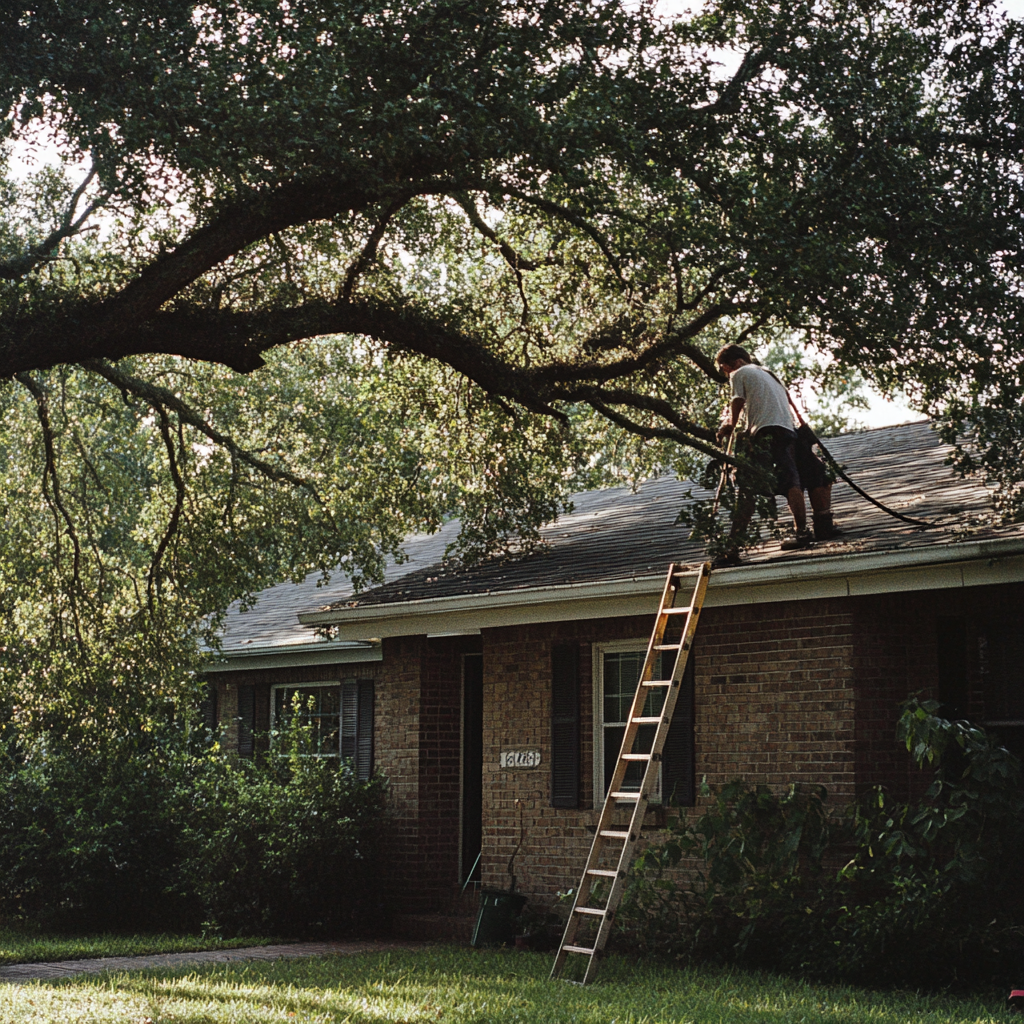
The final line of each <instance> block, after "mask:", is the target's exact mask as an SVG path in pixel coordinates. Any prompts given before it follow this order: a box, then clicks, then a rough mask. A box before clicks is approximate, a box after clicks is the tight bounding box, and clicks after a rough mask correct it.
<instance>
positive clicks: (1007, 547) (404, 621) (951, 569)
mask: <svg viewBox="0 0 1024 1024" xmlns="http://www.w3.org/2000/svg"><path fill="white" fill-rule="evenodd" d="M667 568H668V567H667V565H666V570H667ZM664 579H665V576H664V573H659V574H657V575H649V576H637V577H634V578H632V579H625V580H613V581H607V580H602V581H598V582H593V583H576V584H565V585H548V586H543V587H524V588H522V589H519V590H506V591H499V592H493V593H491V592H488V593H481V594H454V595H450V596H447V597H436V598H418V599H416V600H412V601H400V602H392V603H390V604H367V605H359V604H358V603H353V604H352V605H351V606H349V607H343V608H330V609H323V610H320V611H315V612H305V613H301V614H300V615H299V622H300V623H301V624H302V625H304V626H325V625H329V626H332V627H334V628H335V630H336V631H337V636H338V639H339V640H356V639H362V640H365V639H366V637H367V636H372V637H374V638H380V637H385V636H409V635H417V634H423V633H435V632H437V631H438V629H439V628H440V623H442V622H443V623H444V629H445V630H449V631H450V630H461V629H474V630H475V629H480V628H487V627H493V626H504V625H516V624H522V623H527V622H544V621H560V620H567V619H587V618H603V617H611V616H616V615H642V614H647V613H649V612H651V611H652V609H653V608H655V607H656V605H657V598H658V596H659V595H660V593H661V588H662V586H663V583H664ZM1021 580H1024V535H1020V534H1018V535H1015V536H1013V537H1000V538H995V539H991V540H980V541H965V542H963V543H960V544H946V545H941V546H933V547H926V548H901V549H896V550H890V551H871V552H855V553H845V554H837V555H823V556H820V557H809V558H807V557H804V558H793V559H785V560H780V561H776V562H760V563H755V564H753V565H744V566H738V567H736V568H732V569H720V570H717V571H716V572H715V573H713V574H712V577H711V582H710V585H709V587H708V594H707V600H706V602H705V604H706V606H715V605H722V606H727V605H737V604H762V603H767V602H770V601H783V600H811V599H821V598H826V597H850V596H857V595H860V594H878V593H893V592H902V591H913V590H934V589H943V588H951V587H953V588H956V587H969V586H982V585H986V584H992V583H1008V582H1018V581H1021ZM371 624H372V625H371Z"/></svg>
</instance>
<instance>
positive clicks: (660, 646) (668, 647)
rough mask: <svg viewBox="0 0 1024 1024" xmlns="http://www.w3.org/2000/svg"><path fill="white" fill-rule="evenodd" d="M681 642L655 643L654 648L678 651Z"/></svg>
mask: <svg viewBox="0 0 1024 1024" xmlns="http://www.w3.org/2000/svg"><path fill="white" fill-rule="evenodd" d="M682 646H683V645H682V644H655V645H654V650H656V651H678V650H679V648H680V647H682Z"/></svg>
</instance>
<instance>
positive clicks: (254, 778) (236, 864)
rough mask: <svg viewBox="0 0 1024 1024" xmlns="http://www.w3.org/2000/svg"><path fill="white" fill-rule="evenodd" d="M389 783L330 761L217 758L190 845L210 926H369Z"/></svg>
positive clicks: (189, 819) (187, 869) (196, 793)
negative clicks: (363, 777) (363, 778)
mask: <svg viewBox="0 0 1024 1024" xmlns="http://www.w3.org/2000/svg"><path fill="white" fill-rule="evenodd" d="M384 789H385V787H384V783H383V780H382V779H380V778H379V777H376V778H373V779H371V780H370V781H369V782H365V783H364V782H360V781H359V780H358V779H356V777H355V773H354V772H353V771H352V769H351V767H350V766H349V765H348V764H344V765H343V766H342V767H341V769H340V770H339V767H338V764H337V762H336V761H332V760H331V759H329V758H318V757H303V756H293V757H290V758H288V759H287V760H285V761H282V762H275V761H269V762H267V763H266V764H262V765H261V764H254V763H253V762H248V761H228V760H226V759H224V758H222V757H211V758H209V759H208V761H207V763H206V764H205V765H204V770H203V771H201V772H200V773H198V775H197V777H196V780H195V784H194V787H193V789H192V791H191V792H190V793H189V794H188V795H187V797H188V799H187V806H186V808H185V813H184V815H183V821H184V826H183V828H182V834H181V843H180V847H181V850H182V860H181V873H182V878H183V879H186V880H187V884H188V885H189V886H190V887H192V888H194V890H195V892H196V893H197V895H198V897H199V901H200V903H201V904H202V906H203V907H204V910H205V913H206V914H207V915H208V923H210V924H213V925H215V926H216V927H217V928H219V929H221V930H223V931H224V932H226V933H227V934H239V933H241V932H263V933H274V934H282V935H312V934H339V933H341V932H345V931H348V930H350V929H352V928H361V929H364V930H365V928H367V927H368V926H370V925H371V924H372V923H373V922H374V921H375V920H376V919H377V917H378V915H379V912H380V901H381V891H380V879H379V866H380V854H381V849H380V847H381V839H382V836H381V828H380V826H381V822H382V818H383V803H384Z"/></svg>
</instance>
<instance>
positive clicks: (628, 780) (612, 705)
mask: <svg viewBox="0 0 1024 1024" xmlns="http://www.w3.org/2000/svg"><path fill="white" fill-rule="evenodd" d="M645 655H646V652H645V651H608V652H606V653H605V654H604V663H603V673H602V681H603V685H604V692H603V694H602V707H603V711H604V721H603V725H604V751H603V767H604V789H605V792H606V793H607V791H608V786H609V785H610V784H611V780H612V773H613V772H614V771H615V763H616V761H618V758H619V748H620V747H621V746H622V737H623V735H624V734H625V724H626V719H627V718H628V716H629V709H630V707H631V706H632V703H633V696H634V694H635V693H636V688H637V684H638V683H639V681H640V673H641V672H642V671H643V667H644V657H645ZM671 671H672V664H671V662H669V661H668V660H667V659H666V657H665V655H664V654H662V655H661V656H660V657H659V659H658V664H657V665H656V667H655V674H654V677H653V678H655V679H664V678H666V675H667V673H670V672H671ZM662 673H665V674H666V675H663V674H662ZM664 701H665V691H664V689H662V688H660V687H659V688H656V689H652V690H651V692H650V693H649V694H648V695H647V700H646V701H645V702H644V710H643V714H644V716H645V717H651V716H654V715H657V714H659V713H660V712H661V706H662V704H663V703H664ZM656 731H657V730H656V727H655V726H653V725H642V726H640V728H639V729H638V730H637V737H636V740H635V742H634V743H633V750H632V753H634V754H646V753H650V750H651V746H652V745H653V743H654V735H655V732H656ZM643 776H644V764H643V763H642V762H634V763H633V764H631V765H630V766H629V767H628V768H627V769H626V775H625V779H624V781H623V784H622V791H623V792H627V793H628V792H636V791H637V790H638V789H639V788H640V783H641V782H642V781H643ZM658 792H660V790H658V787H655V793H654V794H652V795H657V793H658Z"/></svg>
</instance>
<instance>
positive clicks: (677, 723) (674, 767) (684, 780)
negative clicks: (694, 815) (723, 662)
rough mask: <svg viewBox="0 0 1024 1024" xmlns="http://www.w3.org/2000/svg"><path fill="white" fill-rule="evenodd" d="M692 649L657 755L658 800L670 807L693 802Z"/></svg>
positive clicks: (685, 805) (694, 791)
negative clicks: (665, 733)
mask: <svg viewBox="0 0 1024 1024" xmlns="http://www.w3.org/2000/svg"><path fill="white" fill-rule="evenodd" d="M694 675H695V673H694V652H693V650H692V649H691V651H690V657H689V658H688V659H687V662H686V671H685V672H684V673H683V680H682V682H681V683H680V684H679V696H678V697H677V698H676V709H675V711H674V712H673V714H672V724H671V725H670V726H669V727H668V736H666V737H665V747H664V749H663V750H662V754H661V792H662V802H663V803H665V804H666V805H669V806H672V807H692V806H693V805H694V803H695V802H696V790H697V787H696V785H695V779H694V775H695V772H696V765H695V756H694V742H693V717H694V689H695V687H694Z"/></svg>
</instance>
